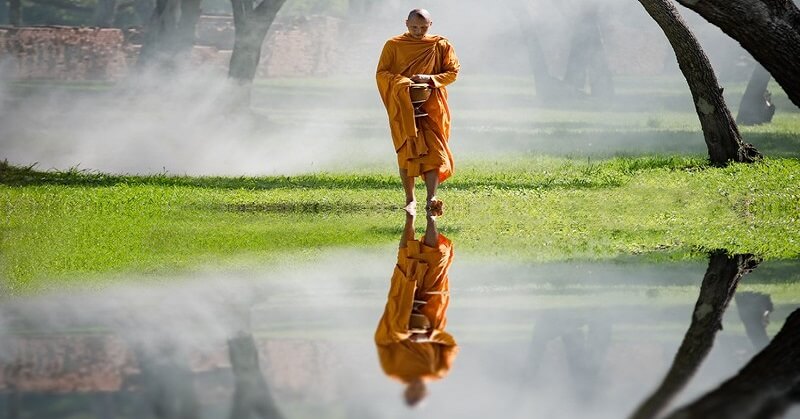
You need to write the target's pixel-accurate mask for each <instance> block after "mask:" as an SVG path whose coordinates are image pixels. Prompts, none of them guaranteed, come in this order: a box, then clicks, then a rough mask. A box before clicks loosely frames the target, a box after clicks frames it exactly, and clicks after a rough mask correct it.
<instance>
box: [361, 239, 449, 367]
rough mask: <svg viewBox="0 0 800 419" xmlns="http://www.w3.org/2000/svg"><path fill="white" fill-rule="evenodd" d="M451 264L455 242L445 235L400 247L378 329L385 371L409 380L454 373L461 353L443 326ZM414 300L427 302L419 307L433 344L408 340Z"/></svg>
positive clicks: (377, 343)
mask: <svg viewBox="0 0 800 419" xmlns="http://www.w3.org/2000/svg"><path fill="white" fill-rule="evenodd" d="M452 263H453V245H452V243H451V242H450V240H449V239H447V237H445V236H444V235H441V234H440V235H439V238H438V245H437V246H436V247H430V246H427V245H425V244H424V243H422V242H421V241H417V240H409V241H408V244H407V246H406V247H404V248H400V250H399V252H398V254H397V265H395V268H394V272H393V274H392V280H391V285H390V288H389V295H388V297H387V301H386V307H385V309H384V312H383V316H382V317H381V319H380V321H379V322H378V327H377V329H376V330H375V345H376V347H377V349H378V358H379V360H380V363H381V368H383V371H384V372H385V373H386V375H388V376H390V377H392V378H395V379H397V380H400V381H402V382H405V383H408V382H411V381H412V380H414V379H415V378H422V379H424V380H430V379H439V378H442V377H444V376H445V375H447V373H448V371H450V366H451V365H452V363H453V360H454V359H455V357H456V354H457V353H458V346H457V344H456V341H455V339H454V338H453V336H451V335H450V334H449V333H447V332H445V330H444V328H445V326H446V325H447V306H448V305H449V303H450V278H449V277H448V270H449V269H450V265H451V264H452ZM414 300H424V301H425V302H426V303H425V304H424V305H423V306H422V307H421V308H420V309H419V311H420V312H421V313H422V314H424V315H425V316H426V317H427V318H428V320H430V323H431V336H430V342H413V341H411V340H409V337H410V336H411V332H409V330H408V323H409V319H410V317H411V312H412V310H413V307H414Z"/></svg>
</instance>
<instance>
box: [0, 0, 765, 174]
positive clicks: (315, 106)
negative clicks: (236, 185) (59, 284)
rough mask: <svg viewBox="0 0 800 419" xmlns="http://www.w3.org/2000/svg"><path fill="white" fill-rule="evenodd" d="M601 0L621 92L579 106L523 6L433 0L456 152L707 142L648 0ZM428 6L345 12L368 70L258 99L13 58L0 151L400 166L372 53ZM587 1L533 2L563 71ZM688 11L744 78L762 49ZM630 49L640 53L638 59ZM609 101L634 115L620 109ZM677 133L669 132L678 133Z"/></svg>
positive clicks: (53, 163) (103, 158)
mask: <svg viewBox="0 0 800 419" xmlns="http://www.w3.org/2000/svg"><path fill="white" fill-rule="evenodd" d="M290 1H291V0H290ZM592 4H595V5H596V6H597V7H598V11H599V12H598V13H599V15H600V22H601V27H602V29H603V32H604V44H605V48H606V51H607V52H606V54H607V56H608V60H609V66H610V68H611V69H612V70H613V73H614V78H615V81H616V83H617V94H616V95H615V97H614V98H613V99H610V100H608V101H604V100H597V99H594V98H587V99H585V100H581V101H577V102H572V103H570V104H569V105H566V106H564V105H559V104H557V103H542V101H541V100H539V99H537V96H536V95H535V94H534V90H540V89H541V88H542V81H541V80H538V81H536V83H537V86H536V88H535V89H534V83H533V79H532V77H531V76H530V75H531V67H530V61H529V59H528V55H527V54H528V53H527V50H526V47H525V40H524V38H523V37H522V34H521V32H520V21H519V19H517V17H516V16H515V15H514V13H513V12H512V10H511V9H510V8H509V7H500V6H495V7H486V5H485V4H484V3H481V2H478V1H475V0H468V1H455V0H447V1H441V2H436V3H433V4H430V5H428V8H429V10H430V11H431V13H432V14H433V17H434V25H433V27H432V29H431V32H432V33H437V34H443V35H445V36H447V37H448V38H449V39H450V40H451V42H452V43H453V45H454V46H455V49H456V52H457V54H458V56H459V58H460V60H461V64H462V71H461V74H460V76H459V80H458V81H457V82H456V83H455V84H453V85H452V86H450V87H449V92H450V107H451V110H452V112H453V132H452V135H451V142H450V144H451V146H452V149H453V152H454V154H455V155H456V160H457V161H459V159H462V160H463V159H467V160H469V159H470V158H476V157H480V156H484V157H485V156H487V153H488V155H492V153H494V154H495V155H511V154H518V153H520V152H522V153H528V154H554V155H567V156H582V155H586V154H589V155H598V156H601V157H602V156H612V155H616V154H631V153H633V154H636V153H668V152H672V153H703V151H704V149H703V142H702V135H701V134H700V132H699V124H697V122H696V120H691V119H690V120H689V121H690V122H688V124H687V125H686V126H684V127H683V128H682V129H680V130H678V131H670V132H668V133H666V134H665V133H663V132H659V129H658V126H659V124H661V123H662V119H663V118H669V114H670V113H675V112H693V107H692V103H691V98H690V95H689V92H688V88H686V87H685V85H680V82H681V81H682V78H681V76H680V75H679V73H678V71H677V68H676V67H677V66H676V65H675V60H674V56H673V55H672V51H671V49H669V46H668V45H667V43H666V39H665V38H664V36H663V34H661V33H660V30H659V29H658V27H657V25H656V24H655V23H654V22H652V20H651V19H650V18H649V16H647V15H646V13H645V12H644V10H643V8H641V7H640V6H639V5H638V4H636V3H631V2H622V1H618V0H608V1H597V2H593V3H592ZM419 6H425V5H420V4H418V3H416V2H410V1H393V2H387V3H386V4H383V3H381V5H379V6H375V7H373V8H372V9H371V10H370V11H369V14H367V15H365V16H359V17H357V20H356V19H355V18H354V19H353V20H351V21H346V22H345V23H346V24H354V25H360V26H358V27H359V28H361V29H360V31H361V32H359V34H360V37H359V40H358V44H357V46H356V47H355V48H350V47H349V46H348V45H342V46H339V47H338V49H337V50H336V51H335V53H336V54H337V55H338V56H340V58H341V59H342V60H344V61H346V62H347V63H348V65H347V67H348V68H350V69H357V70H352V71H349V72H346V73H335V72H334V73H331V74H328V75H325V76H321V77H319V76H317V77H313V78H311V79H306V78H302V77H301V78H282V79H274V80H271V79H262V80H257V81H256V84H255V87H254V89H253V100H252V107H253V112H252V113H235V112H234V113H231V112H229V111H228V110H227V109H226V102H227V101H228V100H229V90H228V89H227V87H228V86H227V80H226V77H225V74H224V71H221V70H220V69H212V68H203V67H193V68H185V69H181V70H177V71H176V72H173V73H154V72H151V73H146V74H133V71H134V70H132V74H131V75H130V76H129V77H128V78H126V79H125V80H122V81H119V82H116V83H113V84H112V85H111V86H110V87H109V86H106V85H99V86H97V85H96V86H94V87H91V85H90V88H88V89H87V88H84V89H75V88H71V87H70V86H69V85H59V84H53V85H47V84H45V85H38V86H37V85H36V83H35V82H30V83H29V82H13V71H11V67H10V64H9V62H8V61H6V62H5V63H2V65H0V79H2V80H3V81H2V82H0V141H1V142H2V155H1V156H0V157H2V158H5V159H8V160H9V161H10V162H11V163H12V164H18V165H31V164H36V167H37V168H38V169H40V170H48V169H59V170H65V169H69V168H76V167H77V168H79V169H87V170H96V171H102V172H113V173H137V174H152V173H168V174H175V175H182V174H187V175H278V174H286V175H290V174H296V173H305V172H317V171H337V170H361V169H378V170H385V171H389V170H390V169H391V168H392V167H394V164H395V156H394V153H393V150H392V146H391V141H390V136H389V130H388V123H387V120H386V114H385V111H384V109H383V106H382V103H381V101H380V99H379V96H378V94H377V91H376V89H375V82H374V68H375V65H376V62H377V58H378V55H379V54H380V51H381V48H382V45H383V42H384V41H385V40H386V39H387V38H389V37H391V36H393V35H396V34H399V33H402V32H404V30H405V28H404V26H403V21H404V19H405V14H406V13H407V10H409V9H410V8H412V7H419ZM581 7H583V3H580V2H567V3H563V2H562V3H559V2H548V1H544V0H542V1H538V2H531V3H530V7H529V11H530V12H531V15H532V16H533V19H534V20H533V21H534V24H535V30H536V32H537V34H538V36H539V37H540V41H541V43H542V46H543V49H544V51H545V56H546V59H547V66H548V69H549V71H550V73H551V74H552V75H553V76H555V77H560V75H562V74H563V73H564V67H565V65H566V61H567V55H568V53H569V46H570V43H569V42H570V36H571V35H570V33H571V32H570V30H571V27H572V26H574V19H575V15H576V13H578V12H579V11H580V9H581ZM682 13H683V15H684V16H685V17H686V18H687V20H689V21H690V24H691V26H692V27H693V28H694V30H695V32H696V34H698V36H699V37H700V39H701V44H702V45H703V46H704V48H705V50H706V52H707V53H708V54H709V55H710V57H711V60H712V64H714V66H715V68H716V69H717V72H718V74H719V75H720V77H721V78H722V79H723V81H724V80H733V81H739V82H741V81H743V80H746V77H747V76H748V75H749V71H750V68H751V67H752V59H750V58H749V57H747V54H746V53H744V52H743V51H742V50H741V49H740V48H739V47H738V46H736V45H735V42H733V41H732V40H730V39H728V38H727V37H725V36H724V35H723V34H722V33H721V32H720V31H719V30H717V29H716V28H713V27H711V25H710V24H707V23H705V22H704V21H702V20H701V19H699V17H697V16H694V15H693V12H691V11H688V10H682ZM281 18H282V15H281V14H279V16H278V20H280V19H281ZM571 22H572V23H571ZM620 54H622V55H620ZM632 57H641V58H642V62H641V63H635V62H631V59H632ZM654 63H655V64H654ZM659 63H660V64H659ZM634 75H635V76H636V77H640V78H641V77H645V79H646V77H649V76H652V77H654V80H658V79H663V77H664V75H669V76H670V77H674V78H675V80H677V81H678V83H679V86H678V87H676V91H677V92H683V93H678V94H677V95H676V94H671V95H664V94H663V92H660V91H659V89H662V87H658V86H660V85H657V86H656V87H653V88H652V91H650V90H648V89H650V88H648V87H647V86H646V84H645V87H644V88H643V89H641V91H639V92H631V90H630V88H629V87H628V85H626V84H625V83H626V80H628V79H629V78H630V77H631V76H634ZM636 86H638V87H639V88H641V87H642V83H641V82H638V84H637V85H636ZM651 93H652V94H651ZM729 105H731V103H730V102H729ZM665 111H666V113H667V116H663V115H664V112H665ZM609 112H617V113H621V115H626V116H618V117H616V118H609ZM622 131H625V132H622ZM665 135H669V136H671V137H670V138H669V141H666V138H665ZM355 150H357V152H354V151H355Z"/></svg>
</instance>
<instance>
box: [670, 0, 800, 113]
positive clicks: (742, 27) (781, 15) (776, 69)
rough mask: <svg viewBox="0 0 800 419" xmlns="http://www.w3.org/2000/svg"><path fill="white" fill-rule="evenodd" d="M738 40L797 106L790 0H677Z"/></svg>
mask: <svg viewBox="0 0 800 419" xmlns="http://www.w3.org/2000/svg"><path fill="white" fill-rule="evenodd" d="M677 1H678V3H680V4H682V5H684V6H686V7H688V8H690V9H692V10H694V11H695V12H697V13H698V14H699V15H700V16H702V17H703V18H705V19H706V20H708V21H709V22H711V23H712V24H713V25H715V26H717V27H719V28H720V29H722V31H723V32H725V33H726V34H728V36H730V37H731V38H733V39H735V40H737V41H739V43H740V44H741V45H742V47H744V49H746V50H747V52H749V53H750V54H751V55H752V56H753V58H755V59H756V61H758V62H759V63H761V65H763V66H764V68H766V69H767V71H769V73H770V74H772V77H774V78H775V81H776V82H778V84H779V85H780V86H781V87H782V88H783V90H784V91H786V94H787V95H788V96H789V99H790V100H791V101H792V103H794V104H795V105H797V106H800V10H799V9H798V8H797V5H795V4H794V3H793V2H792V0H677Z"/></svg>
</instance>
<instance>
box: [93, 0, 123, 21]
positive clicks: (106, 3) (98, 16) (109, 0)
mask: <svg viewBox="0 0 800 419" xmlns="http://www.w3.org/2000/svg"><path fill="white" fill-rule="evenodd" d="M116 14H117V0H97V5H95V8H94V16H93V17H92V20H93V21H94V26H100V27H103V28H108V27H110V26H112V25H113V24H114V18H115V17H116Z"/></svg>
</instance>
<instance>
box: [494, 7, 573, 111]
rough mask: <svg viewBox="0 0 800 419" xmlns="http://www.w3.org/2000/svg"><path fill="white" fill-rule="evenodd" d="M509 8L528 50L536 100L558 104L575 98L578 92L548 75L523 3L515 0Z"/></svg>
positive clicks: (539, 46) (531, 21) (538, 40)
mask: <svg viewBox="0 0 800 419" xmlns="http://www.w3.org/2000/svg"><path fill="white" fill-rule="evenodd" d="M509 7H510V8H511V12H512V13H513V14H514V17H516V18H517V23H519V28H520V31H521V32H522V37H523V40H524V41H525V46H526V47H527V50H528V61H529V62H530V66H531V71H532V72H533V84H534V86H535V88H536V96H537V98H540V99H541V100H542V101H545V102H553V101H555V102H558V101H562V100H565V99H572V98H574V97H576V96H577V94H578V92H577V91H576V90H575V89H574V88H572V87H571V86H568V85H567V84H566V83H564V82H563V81H562V80H559V79H557V78H555V77H553V76H552V75H550V70H548V68H547V57H546V56H545V54H544V50H543V49H542V44H541V40H540V39H539V35H538V34H537V33H536V24H535V22H534V21H533V16H531V14H530V12H529V11H528V9H527V6H526V4H525V2H519V0H515V1H513V2H512V3H511V5H510V6H509Z"/></svg>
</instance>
